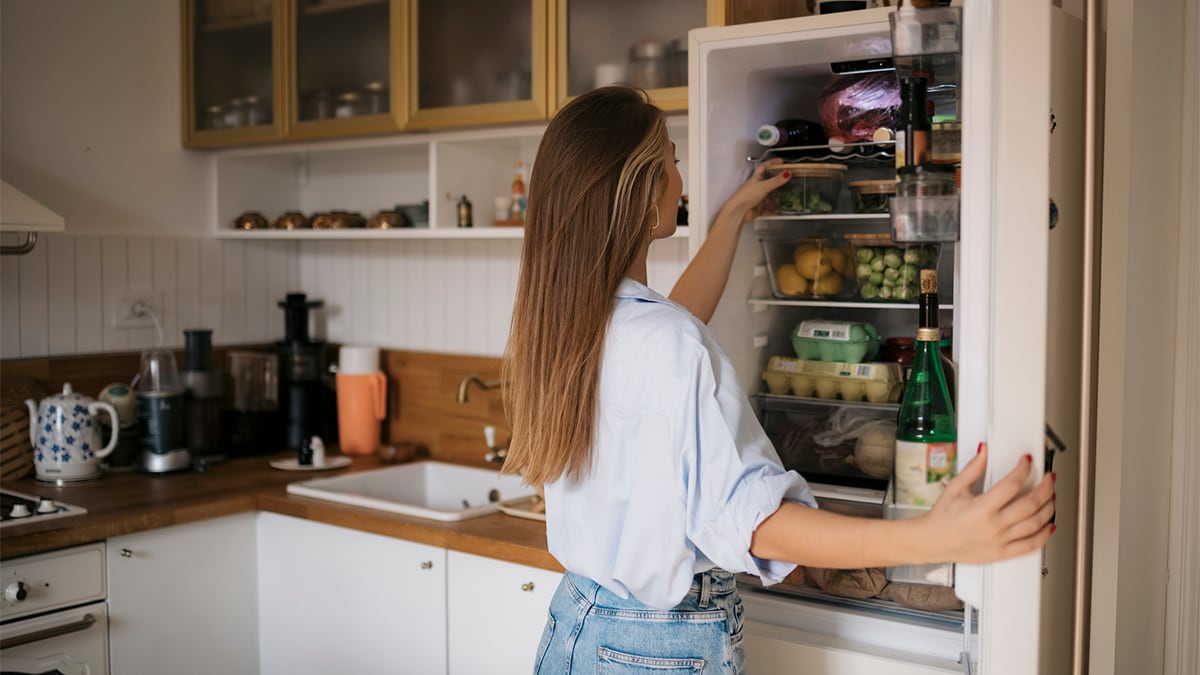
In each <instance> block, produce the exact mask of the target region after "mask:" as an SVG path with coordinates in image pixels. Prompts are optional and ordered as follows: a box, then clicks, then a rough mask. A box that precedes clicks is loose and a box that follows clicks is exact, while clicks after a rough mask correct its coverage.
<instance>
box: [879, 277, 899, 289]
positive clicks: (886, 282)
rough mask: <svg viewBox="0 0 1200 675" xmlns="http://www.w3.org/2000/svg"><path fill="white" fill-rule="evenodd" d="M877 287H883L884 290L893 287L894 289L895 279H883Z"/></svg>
mask: <svg viewBox="0 0 1200 675" xmlns="http://www.w3.org/2000/svg"><path fill="white" fill-rule="evenodd" d="M879 285H880V286H881V287H884V288H895V287H896V280H895V279H888V278H887V277H884V279H883V281H882V282H881V283H880V284H879Z"/></svg>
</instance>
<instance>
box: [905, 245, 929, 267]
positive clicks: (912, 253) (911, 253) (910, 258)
mask: <svg viewBox="0 0 1200 675" xmlns="http://www.w3.org/2000/svg"><path fill="white" fill-rule="evenodd" d="M923 258H924V256H923V255H922V254H921V249H920V248H917V247H914V248H910V249H907V250H905V251H904V262H906V263H910V264H914V265H919V264H921V260H922V259H923Z"/></svg>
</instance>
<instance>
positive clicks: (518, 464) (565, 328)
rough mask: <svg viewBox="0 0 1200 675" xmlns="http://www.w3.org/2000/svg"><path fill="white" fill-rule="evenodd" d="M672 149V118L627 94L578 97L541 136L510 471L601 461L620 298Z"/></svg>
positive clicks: (505, 371)
mask: <svg viewBox="0 0 1200 675" xmlns="http://www.w3.org/2000/svg"><path fill="white" fill-rule="evenodd" d="M669 143H670V138H669V136H668V135H667V129H666V123H665V121H664V119H663V115H662V111H661V110H659V109H658V108H656V107H655V106H653V105H651V104H650V103H649V102H648V101H647V100H646V94H645V92H642V91H640V90H637V89H629V88H626V87H604V88H601V89H596V90H593V91H591V92H588V93H586V94H584V95H582V96H580V97H578V98H576V99H575V100H573V101H572V102H571V103H569V104H568V105H567V106H566V107H565V108H563V109H562V111H560V112H559V113H558V115H556V116H555V118H554V119H553V120H552V121H551V122H550V124H549V126H548V127H547V128H546V133H545V134H544V135H543V136H542V141H541V144H540V145H539V147H538V151H537V158H536V161H535V162H534V165H533V174H532V176H530V181H529V203H528V207H527V212H526V221H525V240H524V245H523V249H522V253H521V271H520V276H519V280H518V283H517V297H516V302H515V305H514V307H513V318H512V327H511V332H510V335H509V339H508V346H507V348H506V349H505V358H504V361H503V363H502V366H501V368H502V378H501V380H502V381H503V382H504V404H505V409H506V412H507V414H508V419H509V421H510V422H511V423H512V442H511V443H510V444H509V449H508V456H507V458H506V459H505V462H504V471H505V472H509V473H515V472H520V473H521V474H523V476H524V477H525V480H526V482H528V483H529V484H531V485H542V484H544V483H549V482H552V481H554V480H556V479H558V478H559V477H560V476H563V475H564V474H565V475H566V476H567V477H569V478H571V479H577V478H580V477H581V476H583V475H585V474H586V473H587V471H588V469H589V468H590V466H591V458H592V442H593V434H594V430H595V423H596V404H597V396H598V392H599V381H600V365H601V364H600V359H601V353H602V350H603V346H604V336H605V332H606V329H607V326H608V319H609V315H610V313H611V311H612V306H613V295H614V294H615V293H616V291H617V287H618V286H619V285H620V283H621V280H622V279H623V278H624V276H625V274H626V272H628V270H629V268H630V266H631V265H632V264H633V262H634V260H635V259H636V258H637V255H638V252H639V249H640V247H641V246H643V245H644V244H645V242H646V240H647V238H648V236H649V232H648V228H647V222H648V221H649V220H650V218H651V215H650V214H651V210H652V209H653V207H654V204H655V200H656V196H657V195H658V193H659V190H660V186H661V183H662V179H663V177H664V175H665V172H666V161H667V160H666V148H667V147H668V145H669Z"/></svg>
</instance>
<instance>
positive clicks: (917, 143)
mask: <svg viewBox="0 0 1200 675" xmlns="http://www.w3.org/2000/svg"><path fill="white" fill-rule="evenodd" d="M925 83H926V81H925V78H923V77H905V78H902V79H901V80H900V114H899V117H898V118H897V120H896V168H897V169H903V168H904V167H906V166H919V165H921V164H924V163H925V162H928V161H929V160H930V157H931V156H932V154H933V153H932V150H931V145H930V144H931V142H932V135H933V132H932V124H931V123H930V119H929V111H928V110H927V108H926V104H925Z"/></svg>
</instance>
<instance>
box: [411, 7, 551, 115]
mask: <svg viewBox="0 0 1200 675" xmlns="http://www.w3.org/2000/svg"><path fill="white" fill-rule="evenodd" d="M548 1H550V0H489V1H488V2H478V0H410V9H409V11H410V22H411V26H412V27H413V30H412V41H411V43H410V45H409V56H410V64H409V82H408V91H409V96H410V100H411V108H412V115H411V118H410V120H409V124H408V126H409V127H412V128H430V127H452V126H462V125H474V124H496V123H507V122H525V121H536V120H544V119H546V117H547V116H548V115H549V112H550V108H549V104H548V102H549V100H550V99H549V92H548V90H547V73H548V72H549V67H548V60H547V59H548V54H549V49H548V44H549V24H548V7H547V3H548Z"/></svg>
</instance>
